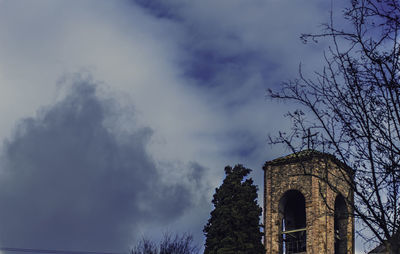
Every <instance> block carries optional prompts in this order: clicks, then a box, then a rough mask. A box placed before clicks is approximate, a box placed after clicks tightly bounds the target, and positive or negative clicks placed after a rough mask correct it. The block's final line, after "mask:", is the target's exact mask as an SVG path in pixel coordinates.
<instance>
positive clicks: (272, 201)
mask: <svg viewBox="0 0 400 254" xmlns="http://www.w3.org/2000/svg"><path fill="white" fill-rule="evenodd" d="M264 171H265V173H264V177H265V179H264V225H265V231H264V232H265V236H264V242H265V248H266V253H267V254H279V253H280V250H279V239H280V234H281V231H282V229H281V227H282V218H281V216H280V214H279V210H278V209H279V201H280V199H281V197H282V196H283V195H284V194H285V192H287V191H288V190H297V191H300V192H301V193H302V194H303V196H304V198H305V207H306V229H307V231H306V234H307V247H306V248H307V252H306V253H307V254H311V253H312V254H325V253H326V254H334V205H335V199H336V197H337V196H338V194H339V193H340V194H341V195H343V196H344V197H345V200H346V201H350V202H352V196H353V193H352V192H351V191H350V188H349V186H348V182H347V181H350V180H351V178H350V177H349V176H348V173H347V172H344V170H343V169H341V168H340V167H338V166H337V164H336V163H334V162H332V161H331V160H329V159H327V158H321V157H315V158H310V159H309V160H303V161H298V162H291V163H279V164H277V165H274V164H272V165H271V164H268V163H266V165H265V167H264ZM346 177H347V178H346ZM343 179H345V180H343ZM327 183H328V184H327ZM347 210H348V211H349V213H350V214H351V213H352V211H351V206H349V205H348V206H347ZM353 221H354V220H353V218H352V216H349V217H348V220H347V233H346V235H347V252H346V253H349V254H353V253H354V244H353V242H354V222H353Z"/></svg>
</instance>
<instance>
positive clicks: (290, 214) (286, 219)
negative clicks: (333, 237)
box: [279, 190, 306, 254]
mask: <svg viewBox="0 0 400 254" xmlns="http://www.w3.org/2000/svg"><path fill="white" fill-rule="evenodd" d="M279 218H280V220H281V234H280V253H282V254H289V253H301V252H305V251H306V206H305V198H304V196H303V194H301V192H300V191H297V190H289V191H287V192H286V193H285V194H284V195H283V196H282V198H281V200H280V201H279Z"/></svg>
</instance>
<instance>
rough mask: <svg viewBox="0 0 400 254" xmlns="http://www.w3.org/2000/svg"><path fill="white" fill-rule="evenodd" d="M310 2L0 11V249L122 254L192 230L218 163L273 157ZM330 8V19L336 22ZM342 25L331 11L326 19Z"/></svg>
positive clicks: (169, 2) (23, 6) (257, 174)
mask: <svg viewBox="0 0 400 254" xmlns="http://www.w3.org/2000/svg"><path fill="white" fill-rule="evenodd" d="M329 2H330V1H320V0H254V1H247V0H218V1H215V0H193V1H185V0H165V1H162V0H154V1H152V0H136V1H135V0H131V1H128V0H116V1H109V0H79V1H78V0H74V1H71V0H64V1H63V0H47V1H46V0H35V1H31V0H0V117H1V121H0V139H1V146H0V225H1V226H0V244H1V246H3V247H4V246H6V247H19V248H40V249H67V250H88V251H113V252H126V251H127V250H128V249H129V246H131V245H132V244H133V243H134V242H135V241H136V240H138V239H139V238H140V237H142V236H143V235H147V236H152V237H153V236H154V237H158V236H160V234H161V233H162V232H166V231H170V232H190V233H192V234H193V235H194V236H195V240H196V242H198V243H199V244H203V240H204V238H203V233H202V228H203V226H204V225H205V223H206V222H207V219H208V216H209V212H210V211H211V209H212V206H211V197H212V194H213V192H214V189H215V187H217V186H219V185H220V184H221V182H222V179H223V168H224V166H225V165H228V164H230V165H234V164H237V163H241V164H244V165H245V166H247V167H249V168H252V169H253V172H252V177H253V178H254V180H255V182H256V184H258V185H259V186H260V196H261V195H262V169H261V168H262V165H263V163H264V162H265V161H266V160H270V159H273V158H275V157H277V156H281V155H284V154H286V153H288V151H286V150H284V149H283V148H282V147H271V146H269V145H268V142H267V137H268V135H269V134H272V135H273V134H276V133H277V132H278V131H279V130H284V129H286V128H288V121H287V120H286V119H285V118H284V117H283V115H284V114H285V113H286V112H287V111H288V110H291V109H294V108H295V105H287V104H284V103H277V102H274V101H271V100H269V99H267V98H266V89H268V88H273V89H278V88H279V87H280V86H281V82H282V81H285V80H289V79H292V78H294V77H296V76H297V72H298V67H299V64H300V63H302V65H303V68H304V69H305V70H306V71H311V70H315V69H318V68H319V67H320V66H321V63H322V62H321V58H322V54H323V49H324V48H325V47H326V44H325V43H324V42H320V43H318V44H307V45H305V44H303V43H302V42H301V41H300V39H299V36H300V34H301V33H305V32H316V31H319V30H320V29H321V26H320V25H321V24H322V23H324V22H326V21H327V20H328V18H329V11H330V7H331V6H330V3H329ZM335 8H338V7H337V6H334V9H335ZM337 16H340V12H337Z"/></svg>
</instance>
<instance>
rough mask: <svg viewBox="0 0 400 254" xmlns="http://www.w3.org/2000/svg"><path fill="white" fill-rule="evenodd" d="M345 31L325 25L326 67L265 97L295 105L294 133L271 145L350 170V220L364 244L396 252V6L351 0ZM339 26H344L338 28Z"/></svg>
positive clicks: (399, 162)
mask: <svg viewBox="0 0 400 254" xmlns="http://www.w3.org/2000/svg"><path fill="white" fill-rule="evenodd" d="M343 14H344V18H345V19H344V20H345V21H346V25H341V26H337V25H335V23H334V19H333V17H332V14H331V20H330V23H328V24H326V25H325V26H324V29H323V31H322V32H321V33H320V34H305V35H302V37H301V38H302V39H303V40H304V41H305V42H307V41H311V42H313V41H314V42H317V41H318V40H321V39H328V40H329V41H330V42H331V44H330V45H331V46H330V47H329V48H328V49H327V50H326V51H325V52H324V59H325V66H324V67H323V69H321V70H320V71H318V72H315V75H313V76H312V77H311V78H309V77H306V76H305V74H304V73H303V72H302V71H301V68H300V75H299V78H298V79H296V80H293V81H289V82H286V83H284V85H283V88H282V89H281V90H279V91H272V90H269V96H270V97H272V98H276V99H281V100H284V101H295V102H297V103H299V104H300V105H301V106H299V109H297V110H295V111H294V112H291V113H289V114H288V116H289V117H290V118H291V119H292V123H293V125H292V130H291V131H290V132H287V133H279V135H278V137H275V138H272V139H271V142H272V143H284V144H286V145H287V146H289V147H290V148H292V149H293V151H299V150H302V149H304V148H306V147H307V148H313V149H317V150H322V151H323V152H328V153H331V154H333V155H335V156H336V157H337V158H338V159H340V160H341V161H343V162H344V163H345V164H347V165H349V166H350V167H351V168H353V170H354V182H352V183H351V186H352V188H353V191H354V194H355V205H354V216H356V218H358V219H359V220H358V221H359V222H360V223H361V227H360V228H358V230H357V233H358V234H359V235H360V236H362V237H364V238H365V239H366V240H369V241H371V240H374V241H377V242H378V243H380V244H384V245H386V248H387V250H388V251H389V253H397V254H398V253H400V62H399V61H400V37H399V32H400V31H399V28H400V1H398V0H352V1H351V2H350V5H349V7H348V8H347V9H345V11H344V12H343ZM341 23H342V22H341Z"/></svg>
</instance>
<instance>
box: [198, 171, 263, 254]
mask: <svg viewBox="0 0 400 254" xmlns="http://www.w3.org/2000/svg"><path fill="white" fill-rule="evenodd" d="M250 171H251V170H250V169H248V168H245V167H243V166H242V165H236V166H235V167H234V168H233V169H232V168H231V167H230V166H226V167H225V179H224V181H223V183H222V185H221V186H220V187H219V188H216V190H215V194H214V196H213V200H212V203H213V204H214V210H213V211H212V212H211V217H210V219H209V220H208V223H207V225H206V226H205V227H204V230H203V231H204V233H205V236H206V243H205V250H204V254H259V253H263V250H264V247H263V245H262V243H261V237H262V233H261V232H260V224H259V218H260V215H261V212H262V210H261V207H260V206H259V205H258V204H257V190H258V188H257V186H255V185H254V184H253V180H252V179H251V178H249V179H246V180H245V179H244V178H245V177H246V176H247V175H248V174H249V173H250Z"/></svg>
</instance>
